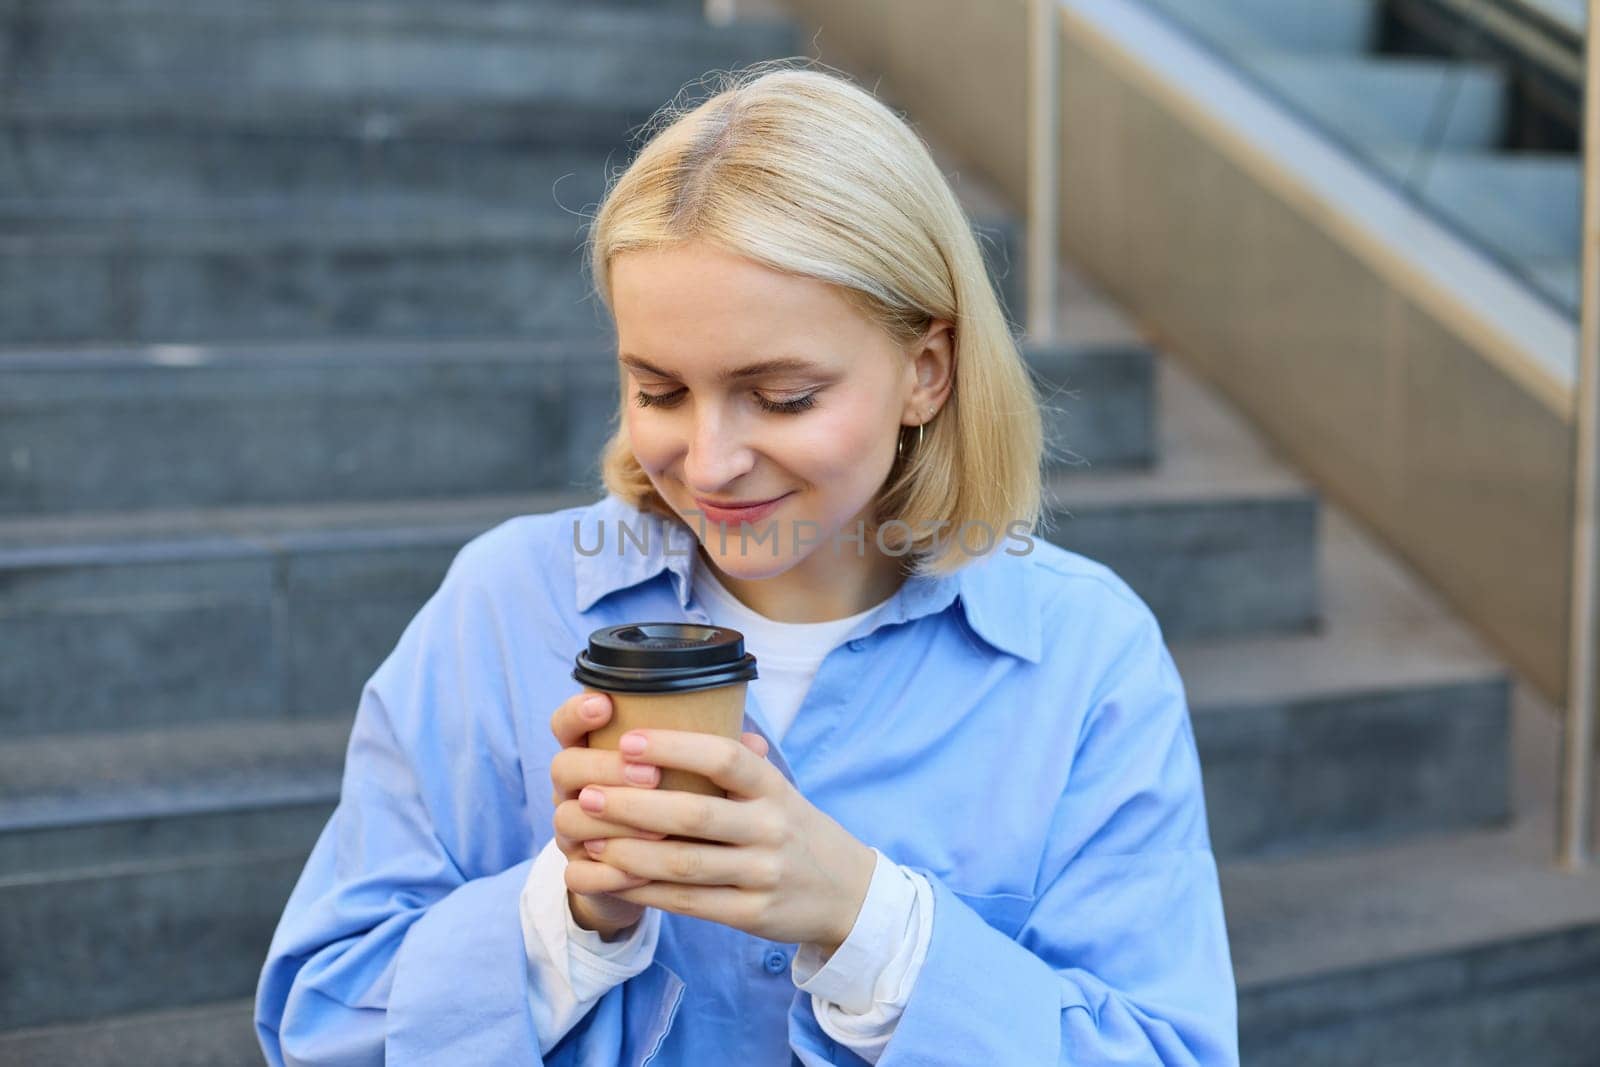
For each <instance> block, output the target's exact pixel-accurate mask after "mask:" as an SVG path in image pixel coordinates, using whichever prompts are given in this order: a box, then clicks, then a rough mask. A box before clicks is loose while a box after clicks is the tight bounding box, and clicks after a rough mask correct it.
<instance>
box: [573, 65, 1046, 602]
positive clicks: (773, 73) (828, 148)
mask: <svg viewBox="0 0 1600 1067" xmlns="http://www.w3.org/2000/svg"><path fill="white" fill-rule="evenodd" d="M794 62H796V61H794V60H773V61H767V62H763V63H758V64H755V65H753V66H750V67H746V68H744V69H743V70H741V71H735V72H728V73H719V74H718V75H717V76H716V77H717V83H716V90H715V92H714V95H711V96H710V97H709V98H707V99H706V100H704V102H702V103H700V104H698V105H697V106H695V107H693V108H692V109H691V110H687V111H686V112H685V111H684V110H683V105H681V104H679V103H678V102H677V101H674V102H672V103H669V104H668V105H667V106H666V107H665V108H663V110H662V111H661V112H658V113H657V115H656V117H655V118H654V119H652V120H651V122H650V123H649V124H647V127H646V132H648V129H649V127H650V126H656V125H659V126H661V128H660V129H659V130H658V131H657V132H655V133H654V134H651V135H650V136H649V137H648V139H647V141H646V142H645V144H644V145H643V147H642V148H640V150H639V152H638V154H637V155H636V156H635V158H634V159H633V161H632V162H631V163H630V164H629V165H628V166H627V168H626V169H625V170H624V171H622V172H621V173H620V174H618V175H616V177H615V180H614V181H613V182H611V183H609V186H608V189H607V191H606V194H605V196H604V198H603V200H602V202H601V204H600V208H599V212H598V214H597V215H596V217H595V218H594V220H593V222H592V225H591V227H590V232H589V237H588V244H587V255H588V267H589V270H590V272H591V274H592V277H593V284H594V288H595V291H596V292H597V293H598V295H599V297H600V299H601V301H602V302H603V303H604V304H605V307H606V309H607V312H608V313H611V314H612V315H613V318H614V312H613V311H612V302H611V289H610V277H609V268H610V264H611V261H612V259H613V258H614V257H616V256H618V255H621V254H623V253H626V252H631V251H634V250H639V249H660V248H665V247H670V246H674V245H678V244H681V243H686V242H689V241H701V242H705V243H708V244H711V245H713V246H715V247H717V248H719V249H721V250H725V251H728V252H730V253H733V254H736V255H740V256H743V257H745V258H747V259H750V260H753V261H754V262H756V263H759V264H761V265H763V266H766V267H768V268H769V269H772V270H777V271H781V272H786V273H789V274H793V275H799V276H803V277H808V278H815V279H817V280H819V281H824V282H828V283H831V284H832V285H834V286H837V287H838V290H839V291H840V293H841V295H842V296H844V298H845V299H847V300H848V301H850V303H851V304H852V305H853V306H855V307H856V308H858V309H859V310H860V311H861V312H863V313H864V314H865V315H866V316H867V317H868V319H869V320H871V321H875V322H877V323H878V324H879V325H881V326H882V327H883V329H884V330H885V331H887V332H888V334H889V335H890V337H892V338H893V339H894V340H895V341H896V342H897V343H899V344H900V345H901V347H902V348H909V346H910V345H911V344H912V343H913V342H915V341H917V340H919V339H920V338H921V337H922V336H923V334H924V333H926V331H927V330H928V328H929V327H930V325H931V324H932V322H933V320H934V319H945V320H947V321H949V322H951V323H953V324H954V353H955V358H954V368H953V370H954V379H955V380H954V383H953V388H952V390H951V393H950V396H949V399H948V401H947V402H946V404H945V405H944V406H943V407H942V408H941V409H940V411H939V412H938V414H937V415H935V417H934V418H933V419H931V420H930V421H929V423H928V424H927V426H926V431H925V436H924V437H923V439H922V442H921V443H920V444H919V443H918V431H917V428H916V427H905V428H903V430H902V438H901V444H902V445H903V447H904V456H903V457H902V458H899V459H896V461H895V464H894V466H893V467H892V468H891V470H890V473H889V476H888V477H887V478H886V480H885V482H884V485H883V488H882V489H881V490H880V492H879V495H878V499H877V502H876V506H875V508H874V509H873V512H872V515H873V517H874V519H873V521H871V522H869V524H868V529H867V531H866V532H867V535H868V536H881V538H882V540H881V542H880V543H881V544H882V545H884V546H886V548H888V550H890V551H892V552H894V554H896V555H898V556H901V557H903V563H902V565H903V567H905V568H906V569H907V570H908V572H909V573H912V574H918V575H924V576H928V575H946V574H950V573H953V572H955V571H956V570H958V569H960V567H962V566H963V565H964V564H965V563H967V562H970V561H971V560H972V559H973V558H974V553H976V552H978V551H979V550H978V549H976V548H971V549H969V548H966V547H964V546H963V545H962V543H961V541H962V538H961V537H960V536H958V531H963V530H966V529H967V527H966V526H965V525H964V524H966V523H975V524H985V525H986V527H987V530H988V531H991V533H989V534H986V535H985V541H986V543H989V544H991V546H992V547H994V546H999V545H1001V544H1004V543H1006V540H1007V531H1008V530H1014V529H1016V527H1013V526H1012V524H1013V523H1015V522H1018V521H1020V522H1021V523H1023V524H1025V525H1024V526H1023V527H1022V529H1023V530H1025V531H1031V530H1033V529H1034V527H1035V526H1036V525H1037V524H1038V522H1039V521H1040V518H1041V510H1042V509H1041V469H1042V466H1043V462H1044V455H1043V452H1044V442H1043V438H1042V419H1041V417H1040V412H1039V399H1038V397H1037V396H1036V394H1035V392H1034V386H1033V383H1032V379H1031V377H1030V372H1029V369H1028V366H1027V364H1026V363H1025V362H1024V360H1023V357H1022V354H1021V352H1020V351H1019V350H1018V345H1017V340H1016V339H1015V338H1014V337H1013V335H1012V332H1011V327H1010V325H1009V323H1008V322H1007V319H1006V315H1005V312H1004V310H1003V308H1002V306H1001V303H1000V299H999V296H998V294H997V293H996V291H995V287H994V283H993V281H991V279H990V277H989V273H988V270H987V269H986V267H985V264H984V260H983V256H982V253H981V251H980V249H979V246H978V241H977V238H976V237H975V235H974V233H973V228H972V224H971V222H970V221H969V220H968V218H967V216H966V213H965V212H964V211H963V209H962V207H961V205H960V203H959V202H958V201H957V200H956V197H955V194H954V193H953V192H952V190H951V189H950V186H949V183H948V182H947V181H946V179H945V176H944V175H943V173H941V172H940V170H939V168H938V166H937V164H936V163H935V162H934V160H933V157H932V156H931V155H930V154H929V151H928V148H927V146H926V145H925V144H924V143H923V142H922V140H921V138H919V137H918V136H917V135H916V134H915V133H914V132H913V131H912V130H911V128H910V127H909V126H908V125H907V124H906V123H905V122H904V121H903V120H902V119H901V118H900V117H899V116H897V115H896V114H895V113H894V112H893V111H891V110H890V109H889V108H888V107H887V106H885V105H884V104H883V103H882V102H881V101H879V100H878V99H877V98H876V97H874V96H873V95H872V94H871V93H870V92H867V91H866V90H864V89H862V88H860V87H858V86H856V85H855V84H853V83H852V82H850V81H848V80H847V79H846V78H845V77H843V76H839V75H836V74H834V73H829V72H824V71H820V70H807V69H795V68H794V67H793V66H791V64H792V63H794ZM800 62H806V63H809V62H810V61H807V60H802V61H800ZM627 399H628V398H627V396H626V388H624V389H623V397H622V404H623V405H626V403H627ZM622 410H623V409H622V408H621V407H619V409H618V423H617V427H616V430H615V432H614V433H613V434H612V436H611V438H610V440H609V441H607V442H606V444H605V446H604V448H603V450H602V454H601V459H600V468H601V470H600V473H601V480H602V481H603V482H604V485H605V488H606V490H607V491H608V492H611V493H615V494H616V495H617V496H619V497H621V498H622V499H624V500H626V501H628V502H629V503H630V504H632V505H633V506H635V507H637V508H639V509H640V510H642V511H645V512H649V513H653V514H658V515H662V516H664V517H667V518H674V517H676V515H675V513H674V512H673V511H672V509H671V508H670V506H668V505H667V503H666V502H665V501H664V500H663V499H662V498H661V497H660V495H659V494H658V493H656V491H655V489H654V487H653V486H652V485H651V483H650V480H649V478H648V477H647V476H646V475H645V473H644V471H643V469H642V468H641V467H640V466H639V464H638V461H637V460H636V459H635V457H634V454H633V449H632V446H631V444H630V443H629V441H628V437H627V423H626V420H625V419H623V418H622V416H621V412H622ZM891 520H899V522H898V523H895V524H894V525H889V526H885V525H884V524H886V523H889V522H890V521H891ZM940 523H943V524H944V525H942V526H940V525H937V524H940ZM880 527H881V528H882V533H881V535H878V533H877V531H878V530H879V529H880ZM984 528H985V527H984V526H979V529H980V530H983V529H984ZM990 538H992V541H990V540H989V539H990Z"/></svg>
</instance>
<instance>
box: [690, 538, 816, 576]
mask: <svg viewBox="0 0 1600 1067" xmlns="http://www.w3.org/2000/svg"><path fill="white" fill-rule="evenodd" d="M719 545H720V541H719V539H718V536H717V533H716V531H715V530H714V529H710V530H707V531H706V539H705V540H704V541H702V542H701V547H703V548H704V549H705V553H706V555H707V556H709V557H710V558H711V561H712V562H713V563H715V564H716V565H717V569H718V570H720V571H721V572H722V573H723V574H726V575H727V576H728V577H730V578H737V579H738V580H740V581H744V582H759V581H762V580H763V579H766V578H776V577H777V576H778V575H780V574H782V573H783V572H784V571H786V570H788V569H789V568H790V567H792V566H793V565H794V562H795V561H794V560H793V559H791V558H790V557H789V556H786V555H783V554H781V552H780V554H779V556H778V557H777V558H776V559H774V558H773V556H772V549H771V547H770V545H769V544H768V543H763V544H761V545H759V546H754V545H753V546H751V548H750V551H749V553H748V554H740V552H739V541H738V539H737V537H736V536H735V535H734V534H733V532H732V531H729V533H728V551H727V552H721V551H719V550H718V549H719Z"/></svg>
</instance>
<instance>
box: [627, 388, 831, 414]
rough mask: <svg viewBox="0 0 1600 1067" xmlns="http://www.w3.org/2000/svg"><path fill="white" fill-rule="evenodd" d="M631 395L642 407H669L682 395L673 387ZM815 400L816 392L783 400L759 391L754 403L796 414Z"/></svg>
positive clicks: (771, 410) (641, 391)
mask: <svg viewBox="0 0 1600 1067" xmlns="http://www.w3.org/2000/svg"><path fill="white" fill-rule="evenodd" d="M633 396H634V399H635V400H636V401H637V402H638V404H639V406H640V407H642V408H651V407H661V408H670V407H676V406H677V404H678V401H679V400H680V399H682V397H683V390H682V389H674V390H673V391H672V392H670V393H662V394H661V395H660V396H656V395H653V394H651V393H647V392H645V391H644V390H642V389H641V390H639V391H638V392H636V393H634V394H633ZM816 402H817V394H816V393H807V394H806V395H805V396H802V397H796V398H795V399H793V400H783V401H774V400H768V399H767V398H766V397H764V396H762V395H761V394H760V393H757V394H756V403H758V404H760V405H761V409H762V410H763V411H767V412H770V413H772V414H774V415H798V414H800V412H802V411H804V410H806V409H807V408H809V407H811V406H812V405H813V404H815V403H816Z"/></svg>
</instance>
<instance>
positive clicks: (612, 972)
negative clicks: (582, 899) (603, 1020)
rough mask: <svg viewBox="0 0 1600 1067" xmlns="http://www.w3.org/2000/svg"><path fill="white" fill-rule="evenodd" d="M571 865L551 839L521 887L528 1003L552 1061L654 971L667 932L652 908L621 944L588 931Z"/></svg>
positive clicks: (544, 1051) (542, 1048)
mask: <svg viewBox="0 0 1600 1067" xmlns="http://www.w3.org/2000/svg"><path fill="white" fill-rule="evenodd" d="M566 867H567V857H566V856H565V855H564V854H563V853H562V851H561V850H560V849H559V848H557V847H556V842H555V838H554V837H552V838H551V839H550V840H549V841H548V842H546V843H545V846H544V848H543V849H541V850H540V852H539V855H538V856H537V857H535V859H534V861H533V865H532V867H530V868H529V870H528V880H527V882H526V883H525V884H524V885H523V887H522V900H521V913H522V938H523V942H524V947H525V949H526V951H527V953H528V972H529V973H528V990H529V997H528V1003H529V1007H530V1009H531V1010H532V1012H533V1022H534V1026H535V1028H536V1029H537V1030H538V1032H539V1051H540V1053H541V1054H542V1055H549V1053H550V1050H551V1049H552V1048H554V1047H555V1046H556V1044H557V1042H559V1041H560V1040H561V1039H562V1038H563V1037H565V1036H566V1034H567V1032H568V1031H570V1030H571V1029H572V1028H573V1027H574V1026H576V1025H577V1024H578V1022H579V1021H580V1020H581V1019H582V1018H583V1017H584V1015H585V1014H587V1013H588V1011H589V1010H590V1009H591V1008H593V1007H594V1006H595V1004H596V1003H597V1002H598V1001H599V1000H600V998H601V997H603V996H604V995H605V994H606V993H607V992H608V991H610V990H611V988H612V987H614V986H617V985H619V984H621V983H622V982H625V981H627V980H628V979H629V978H632V977H633V976H634V975H636V974H639V973H640V972H642V971H643V970H644V969H645V968H646V967H648V966H650V963H651V960H652V959H654V957H655V951H656V941H657V939H658V937H659V936H660V930H661V912H660V911H659V910H658V909H656V908H646V909H645V910H644V915H643V916H642V917H641V918H640V919H639V921H638V922H637V923H635V924H634V926H633V929H632V931H631V932H630V933H629V934H628V936H627V937H623V938H619V939H617V940H616V941H607V940H605V939H604V938H603V937H601V936H600V934H599V933H598V932H596V931H594V930H585V929H584V928H583V927H581V926H579V925H578V924H577V922H576V921H575V920H574V919H573V917H572V909H571V907H570V906H569V905H568V904H567V882H566Z"/></svg>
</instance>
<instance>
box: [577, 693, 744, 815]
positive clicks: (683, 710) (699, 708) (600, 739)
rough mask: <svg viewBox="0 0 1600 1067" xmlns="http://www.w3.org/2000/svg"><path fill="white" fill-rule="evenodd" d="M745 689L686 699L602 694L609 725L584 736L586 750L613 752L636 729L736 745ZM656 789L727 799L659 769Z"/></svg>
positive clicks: (686, 776)
mask: <svg viewBox="0 0 1600 1067" xmlns="http://www.w3.org/2000/svg"><path fill="white" fill-rule="evenodd" d="M745 689H746V683H744V682H737V683H735V684H733V685H719V686H717V687H716V688H714V689H699V690H695V691H693V692H688V693H613V692H606V696H608V697H610V698H611V708H612V711H611V721H610V722H608V723H607V724H606V725H604V726H602V727H601V728H600V729H598V730H591V731H590V732H589V741H588V744H589V747H590V748H603V749H606V750H607V751H611V752H615V751H617V743H618V742H619V741H621V740H622V735H623V734H625V733H627V732H628V731H629V730H634V729H640V728H645V729H654V730H693V731H695V732H697V733H703V734H716V735H717V736H718V737H728V738H732V739H733V740H735V741H737V740H739V738H740V737H741V736H743V734H744V697H745ZM646 762H649V761H648V760H646ZM656 788H657V789H681V790H683V791H684V792H685V793H703V794H705V795H707V796H713V797H725V796H727V795H728V794H727V791H726V790H724V789H722V788H721V787H720V786H718V785H717V784H716V783H715V782H713V781H712V780H711V779H709V778H707V777H706V776H705V775H703V774H697V773H695V772H693V771H684V770H678V769H676V768H673V767H662V768H661V782H660V784H659V785H657V786H656Z"/></svg>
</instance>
